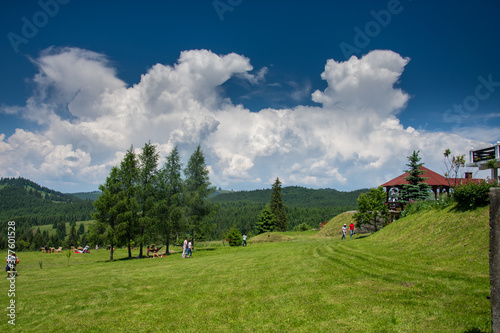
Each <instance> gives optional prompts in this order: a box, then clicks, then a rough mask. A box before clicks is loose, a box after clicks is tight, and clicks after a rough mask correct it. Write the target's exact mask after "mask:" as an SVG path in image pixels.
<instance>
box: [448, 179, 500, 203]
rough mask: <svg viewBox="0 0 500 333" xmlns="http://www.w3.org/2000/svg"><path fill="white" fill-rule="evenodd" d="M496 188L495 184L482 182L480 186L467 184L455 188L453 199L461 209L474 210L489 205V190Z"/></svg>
mask: <svg viewBox="0 0 500 333" xmlns="http://www.w3.org/2000/svg"><path fill="white" fill-rule="evenodd" d="M494 186H498V184H495V183H487V182H485V181H482V182H481V183H480V184H476V183H469V184H462V185H459V186H457V187H455V190H454V192H453V198H454V199H455V201H456V202H457V206H458V207H459V208H461V209H475V208H478V207H483V206H486V205H488V204H489V203H490V195H489V194H490V188H492V187H494Z"/></svg>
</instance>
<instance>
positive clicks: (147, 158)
mask: <svg viewBox="0 0 500 333" xmlns="http://www.w3.org/2000/svg"><path fill="white" fill-rule="evenodd" d="M159 158H160V156H159V154H158V152H157V151H156V146H154V145H152V144H151V142H148V143H146V144H145V145H144V147H143V148H142V152H141V154H139V170H138V171H139V179H138V203H139V206H140V208H139V209H140V211H141V214H140V218H139V237H138V240H139V243H140V250H139V256H140V257H142V247H143V245H144V243H145V242H146V241H147V240H148V238H149V235H148V234H147V230H148V229H149V228H150V227H151V224H152V219H153V206H154V202H155V198H154V195H155V190H156V189H155V187H156V181H157V179H156V178H157V172H158V170H157V168H158V160H159Z"/></svg>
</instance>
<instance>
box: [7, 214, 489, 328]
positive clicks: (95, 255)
mask: <svg viewBox="0 0 500 333" xmlns="http://www.w3.org/2000/svg"><path fill="white" fill-rule="evenodd" d="M350 217H351V216H350V214H349V213H345V214H342V215H339V216H337V217H336V218H334V219H333V220H332V221H330V222H329V223H328V224H327V225H326V226H325V227H324V228H323V229H322V230H321V231H319V232H318V231H309V232H304V233H299V232H295V233H294V232H289V233H271V234H264V235H259V236H257V237H255V238H253V239H251V240H250V242H249V245H248V246H247V247H245V248H243V247H237V248H234V247H228V246H227V244H226V246H223V243H222V242H210V243H205V244H202V243H200V244H195V251H194V256H193V258H189V259H183V258H182V257H181V254H180V252H179V253H174V254H172V255H170V256H167V257H165V258H156V259H132V260H128V259H125V258H126V255H127V254H126V250H125V249H118V250H117V252H116V253H115V259H118V260H115V261H113V262H109V261H108V259H109V252H108V251H106V250H99V252H95V251H92V253H90V254H74V253H73V254H72V255H71V256H70V258H69V264H68V258H67V257H66V253H65V252H63V253H55V254H43V253H38V252H37V253H34V252H26V253H19V254H18V255H19V258H20V264H19V266H18V271H19V276H18V278H17V279H16V296H15V301H16V303H15V304H16V327H15V331H18V332H44V331H48V332H489V331H491V324H490V321H491V315H490V302H489V299H487V297H488V296H489V294H490V284H489V270H488V242H489V226H488V209H487V208H483V209H478V210H476V211H472V212H459V211H456V210H454V209H452V208H448V209H445V210H442V211H435V210H434V211H428V212H423V213H420V214H418V215H412V216H408V217H406V218H403V219H400V220H397V221H396V222H394V223H392V224H390V225H388V226H387V227H385V228H384V229H382V230H381V231H379V232H377V233H375V234H372V235H355V236H354V237H353V238H349V236H348V237H347V239H346V240H341V239H340V228H341V225H342V224H343V223H348V222H349V221H350ZM174 249H178V250H180V248H174ZM133 254H134V255H137V254H138V251H135V252H134V253H133ZM40 265H41V266H42V267H40ZM4 279H5V278H4ZM2 285H3V287H2V288H4V291H3V292H1V293H0V294H1V296H0V303H1V304H2V307H4V311H6V310H5V307H6V306H8V305H9V300H10V298H9V297H8V296H7V291H8V288H9V284H8V281H7V280H4V282H3V283H2ZM7 320H8V317H6V316H5V315H3V319H2V322H1V323H0V331H2V332H7V331H8V329H12V327H11V326H10V325H9V324H8V323H7Z"/></svg>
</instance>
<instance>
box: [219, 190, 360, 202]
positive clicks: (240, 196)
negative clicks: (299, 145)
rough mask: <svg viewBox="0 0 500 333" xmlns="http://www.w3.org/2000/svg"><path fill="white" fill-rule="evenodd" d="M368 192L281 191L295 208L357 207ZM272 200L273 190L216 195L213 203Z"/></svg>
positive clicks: (286, 200) (284, 200)
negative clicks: (357, 202) (358, 201)
mask: <svg viewBox="0 0 500 333" xmlns="http://www.w3.org/2000/svg"><path fill="white" fill-rule="evenodd" d="M365 192H368V190H367V189H361V190H356V191H351V192H341V191H337V190H334V189H317V190H315V189H309V188H305V187H300V186H287V187H283V188H282V189H281V193H282V195H283V202H284V203H285V205H286V206H293V207H331V206H351V207H353V206H354V207H355V206H356V200H357V199H358V197H359V195H360V194H361V193H365ZM270 200H271V189H262V190H253V191H239V192H224V193H220V194H217V195H215V196H214V197H213V198H212V201H213V202H253V203H259V204H268V203H269V202H270Z"/></svg>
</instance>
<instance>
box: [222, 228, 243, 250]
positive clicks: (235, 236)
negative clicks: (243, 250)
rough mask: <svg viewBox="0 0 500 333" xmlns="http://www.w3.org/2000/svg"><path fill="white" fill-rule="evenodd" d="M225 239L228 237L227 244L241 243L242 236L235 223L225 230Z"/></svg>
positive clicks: (235, 244)
mask: <svg viewBox="0 0 500 333" xmlns="http://www.w3.org/2000/svg"><path fill="white" fill-rule="evenodd" d="M226 239H230V241H229V246H241V244H243V237H242V236H241V233H240V231H239V230H238V228H236V226H235V225H233V226H232V227H231V229H229V230H228V231H227V232H226Z"/></svg>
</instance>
